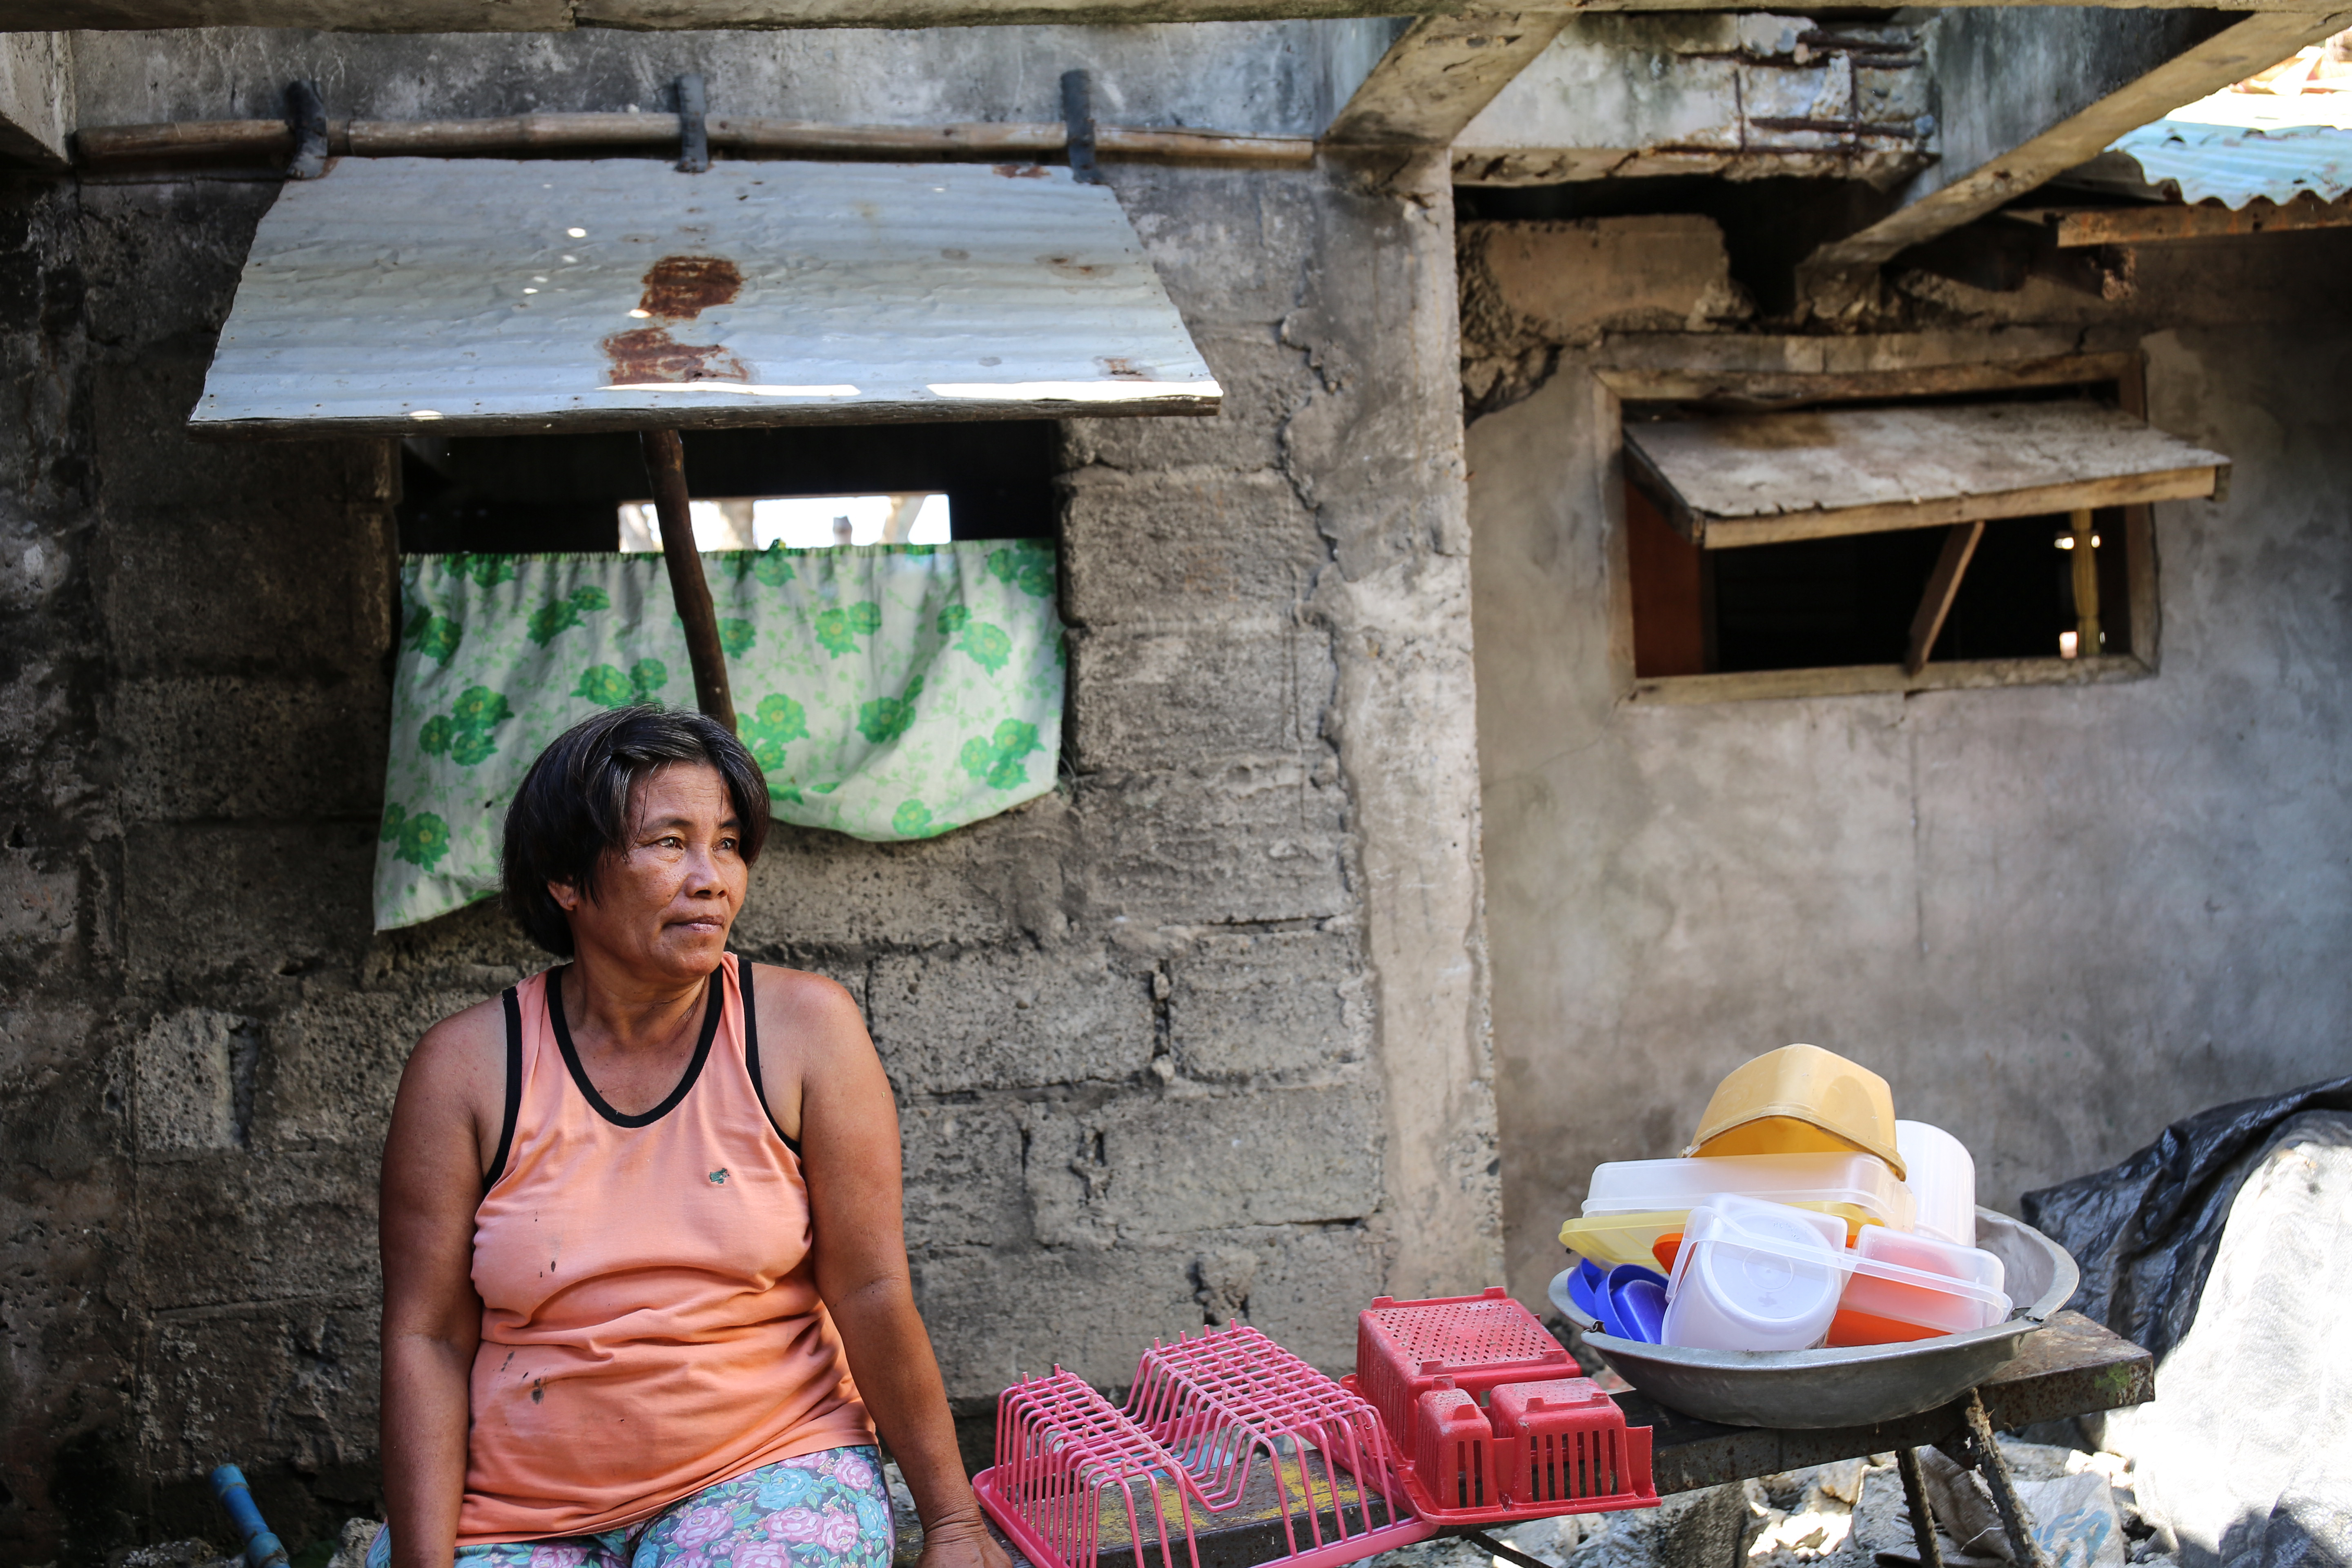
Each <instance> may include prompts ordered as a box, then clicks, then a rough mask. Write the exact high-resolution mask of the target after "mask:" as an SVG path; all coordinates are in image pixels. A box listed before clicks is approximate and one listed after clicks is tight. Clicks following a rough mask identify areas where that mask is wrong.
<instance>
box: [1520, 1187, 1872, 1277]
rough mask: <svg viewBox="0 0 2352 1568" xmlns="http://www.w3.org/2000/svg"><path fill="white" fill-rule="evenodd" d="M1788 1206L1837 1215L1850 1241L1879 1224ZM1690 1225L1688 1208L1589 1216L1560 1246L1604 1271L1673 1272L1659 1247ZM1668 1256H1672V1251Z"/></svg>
mask: <svg viewBox="0 0 2352 1568" xmlns="http://www.w3.org/2000/svg"><path fill="white" fill-rule="evenodd" d="M1788 1206H1789V1207H1790V1208H1801V1209H1811V1210H1812V1211H1813V1212H1814V1213H1816V1214H1826V1215H1835V1216H1836V1217H1837V1219H1838V1220H1839V1222H1840V1223H1842V1224H1843V1226H1845V1234H1846V1236H1847V1237H1848V1238H1849V1239H1851V1238H1852V1237H1853V1236H1855V1235H1856V1234H1857V1233H1859V1232H1860V1231H1861V1230H1862V1228H1863V1227H1864V1226H1868V1225H1874V1224H1876V1223H1877V1222H1876V1220H1875V1218H1874V1216H1873V1215H1868V1214H1866V1213H1864V1211H1863V1210H1861V1209H1859V1208H1856V1207H1854V1206H1853V1205H1851V1204H1845V1205H1839V1204H1818V1203H1796V1204H1790V1205H1788ZM1689 1223H1690V1211H1689V1210H1688V1209H1656V1210H1651V1211H1649V1212H1647V1213H1643V1214H1597V1215H1584V1216H1583V1217H1582V1218H1580V1219H1572V1220H1570V1221H1569V1222H1568V1223H1567V1224H1565V1225H1563V1226H1560V1227H1559V1244H1560V1245H1561V1246H1562V1247H1567V1248H1568V1249H1569V1250H1570V1252H1573V1253H1575V1254H1576V1255H1577V1256H1578V1257H1580V1258H1591V1260H1592V1261H1593V1262H1595V1263H1598V1264H1600V1265H1601V1267H1602V1268H1615V1267H1617V1265H1619V1264H1621V1263H1638V1264H1640V1265H1641V1266H1642V1267H1643V1268H1663V1269H1666V1270H1668V1271H1671V1270H1672V1268H1673V1265H1672V1264H1671V1263H1669V1262H1667V1261H1666V1260H1665V1258H1663V1257H1661V1256H1660V1252H1659V1247H1658V1244H1659V1243H1660V1242H1662V1241H1664V1239H1665V1238H1666V1237H1670V1236H1679V1235H1681V1234H1682V1232H1683V1230H1684V1228H1685V1226H1687V1225H1688V1224H1689ZM1667 1256H1672V1253H1671V1249H1669V1251H1668V1254H1667Z"/></svg>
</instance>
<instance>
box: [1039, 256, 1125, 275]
mask: <svg viewBox="0 0 2352 1568" xmlns="http://www.w3.org/2000/svg"><path fill="white" fill-rule="evenodd" d="M1037 259H1038V260H1040V261H1042V262H1044V263H1045V265H1046V266H1048V267H1050V268H1053V269H1054V270H1055V271H1056V272H1058V273H1060V274H1061V275H1062V276H1063V277H1065V278H1092V277H1093V276H1094V275H1095V274H1096V273H1097V272H1102V271H1106V270H1108V268H1101V267H1097V266H1095V265H1093V264H1092V263H1089V262H1085V261H1074V260H1072V259H1071V258H1068V257H1066V256H1041V257H1039V258H1037Z"/></svg>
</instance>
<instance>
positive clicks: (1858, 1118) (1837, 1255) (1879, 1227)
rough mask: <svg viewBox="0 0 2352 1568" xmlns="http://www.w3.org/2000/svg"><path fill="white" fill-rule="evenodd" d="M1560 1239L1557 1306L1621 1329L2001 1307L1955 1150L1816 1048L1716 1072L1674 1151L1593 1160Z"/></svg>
mask: <svg viewBox="0 0 2352 1568" xmlns="http://www.w3.org/2000/svg"><path fill="white" fill-rule="evenodd" d="M1560 1240H1561V1242H1562V1243H1563V1244H1564V1245H1565V1246H1567V1247H1569V1249H1570V1251H1572V1252H1575V1253H1577V1254H1579V1255H1580V1258H1582V1259H1584V1261H1583V1262H1582V1263H1581V1264H1580V1265H1579V1266H1577V1267H1575V1268H1570V1269H1569V1270H1568V1271H1567V1272H1565V1273H1563V1274H1562V1275H1561V1276H1560V1277H1559V1279H1557V1280H1555V1281H1554V1289H1553V1300H1554V1302H1555V1304H1557V1305H1558V1306H1559V1308H1560V1310H1562V1311H1563V1312H1565V1313H1567V1314H1568V1315H1569V1316H1570V1317H1571V1318H1575V1319H1577V1320H1579V1321H1582V1322H1585V1323H1588V1324H1591V1325H1593V1326H1596V1327H1598V1328H1599V1329H1600V1330H1601V1331H1603V1332H1606V1333H1612V1334H1615V1335H1618V1336H1620V1337H1624V1338H1637V1339H1645V1340H1654V1341H1656V1342H1663V1343H1666V1344H1674V1345H1689V1346H1699V1347H1706V1348H1709V1349H1717V1350H1737V1351H1790V1350H1805V1349H1810V1348H1812V1347H1814V1346H1819V1345H1824V1344H1826V1345H1864V1344H1885V1343H1890V1342H1896V1341H1902V1340H1914V1339H1923V1338H1927V1337H1929V1336H1931V1335H1936V1334H1947V1333H1957V1332H1960V1331H1966V1330H1969V1329H1978V1328H1984V1327H1988V1326H1990V1324H1993V1323H1997V1322H1999V1321H2001V1320H2002V1319H2004V1318H2006V1317H2007V1316H2008V1315H2009V1311H2010V1300H2009V1298H2008V1297H2007V1296H2006V1295H2004V1294H2002V1292H2001V1285H2002V1278H2001V1265H2000V1259H1999V1258H1995V1257H1994V1256H1992V1254H1990V1253H1989V1252H1984V1251H1980V1250H1979V1249H1978V1248H1977V1247H1976V1245H1975V1243H1976V1167H1975V1163H1974V1162H1973V1161H1971V1160H1970V1159H1969V1152H1968V1150H1967V1149H1966V1148H1964V1147H1963V1146H1962V1145H1961V1144H1960V1142H1959V1141H1958V1139H1956V1138H1954V1137H1952V1135H1951V1134H1949V1133H1948V1132H1945V1131H1942V1130H1941V1129H1939V1128H1935V1127H1930V1126H1927V1124H1925V1123H1924V1122H1916V1121H1896V1120H1895V1105H1894V1096H1893V1093H1892V1092H1891V1091H1890V1090H1889V1089H1888V1088H1887V1085H1886V1080H1885V1079H1882V1078H1880V1077H1879V1076H1878V1075H1877V1074H1876V1073H1874V1072H1871V1071H1870V1070H1869V1069H1867V1068H1863V1067H1860V1066H1857V1065H1856V1064H1855V1063H1853V1062H1850V1061H1848V1060H1846V1059H1845V1058H1843V1057H1839V1056H1837V1055H1834V1054H1833V1053H1832V1052H1829V1051H1825V1050H1822V1049H1821V1048H1820V1047H1815V1046H1790V1047H1786V1048H1784V1049H1782V1050H1778V1051H1773V1052H1770V1053H1769V1054H1768V1055H1765V1056H1761V1057H1759V1058H1756V1059H1755V1060H1753V1061H1750V1062H1748V1064H1746V1065H1745V1066H1743V1067H1741V1068H1738V1070H1737V1071H1735V1072H1733V1073H1732V1074H1731V1075H1730V1076H1729V1077H1727V1078H1726V1079H1724V1080H1723V1082H1722V1084H1721V1085H1720V1086H1719V1087H1718V1088H1717V1090H1716V1092H1715V1096H1714V1098H1713V1099H1712V1100H1709V1101H1708V1103H1707V1107H1706V1112H1705V1114H1704V1115H1702V1116H1701V1117H1700V1119H1699V1128H1698V1132H1697V1135H1696V1137H1694V1138H1693V1139H1692V1140H1691V1143H1690V1146H1689V1149H1688V1150H1687V1151H1686V1152H1685V1154H1684V1156H1683V1157H1682V1158H1681V1159H1676V1160H1634V1161H1623V1162H1618V1163H1611V1164H1605V1165H1601V1166H1600V1167H1598V1168H1597V1169H1595V1170H1594V1172H1593V1173H1592V1183H1591V1188H1590V1191H1589V1194H1588V1195H1587V1197H1586V1200H1585V1204H1584V1212H1583V1213H1582V1215H1580V1216H1579V1217H1577V1218H1575V1219H1572V1220H1570V1221H1569V1222H1568V1223H1567V1224H1566V1225H1565V1226H1561V1228H1560ZM1659 1300H1663V1302H1664V1309H1663V1311H1660V1310H1657V1305H1656V1303H1657V1302H1658V1301H1659Z"/></svg>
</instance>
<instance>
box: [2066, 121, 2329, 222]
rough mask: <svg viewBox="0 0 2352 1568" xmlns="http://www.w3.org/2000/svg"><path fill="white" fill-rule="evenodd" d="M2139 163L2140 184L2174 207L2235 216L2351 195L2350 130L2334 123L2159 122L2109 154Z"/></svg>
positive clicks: (2130, 137) (2139, 131) (2133, 134)
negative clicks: (2219, 209) (2306, 199)
mask: <svg viewBox="0 0 2352 1568" xmlns="http://www.w3.org/2000/svg"><path fill="white" fill-rule="evenodd" d="M2107 151H2108V152H2109V153H2123V154H2124V155H2126V157H2129V158H2130V159H2132V160H2133V162H2135V163H2137V164H2138V165H2139V168H2140V172H2141V178H2142V180H2143V182H2144V183H2145V184H2147V185H2148V186H2150V187H2151V188H2153V189H2154V190H2156V191H2157V192H2159V193H2161V194H2163V195H2168V196H2169V197H2171V198H2172V199H2173V200H2175V201H2183V202H2189V203H2191V204H2194V203H2198V202H2219V203H2221V205H2223V206H2225V207H2229V208H2231V209H2232V210H2233V211H2234V210H2236V209H2238V208H2242V207H2244V206H2246V205H2249V204H2250V203H2252V202H2254V201H2257V200H2263V201H2270V202H2274V203H2276V204H2278V205H2281V206H2284V205H2286V204H2287V203H2289V202H2291V201H2294V199H2295V198H2296V197H2298V196H2305V195H2310V196H2316V197H2318V198H2319V199H2320V200H2321V201H2323V202H2334V201H2341V200H2342V199H2343V198H2344V197H2345V196H2346V195H2352V131H2344V130H2338V129H2336V127H2334V126H2329V125H2293V126H2279V127H2273V128H2270V129H2263V128H2260V127H2254V126H2241V125H2197V124H2190V123H2188V122H2186V121H2178V120H2159V121H2156V122H2155V123H2154V124H2153V125H2143V126H2141V127H2140V128H2139V129H2138V130H2137V131H2135V132H2132V133H2131V134H2130V135H2128V136H2126V137H2124V138H2123V139H2122V140H2120V141H2118V142H2116V143H2115V145H2114V146H2112V147H2110V148H2108V149H2107Z"/></svg>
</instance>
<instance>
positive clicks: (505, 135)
mask: <svg viewBox="0 0 2352 1568" xmlns="http://www.w3.org/2000/svg"><path fill="white" fill-rule="evenodd" d="M704 123H705V126H706V129H707V131H708V133H709V142H710V145H711V146H713V147H715V148H723V149H725V150H727V151H728V152H730V153H734V154H736V155H737V156H748V157H791V158H876V159H887V160H919V161H931V160H938V161H940V162H971V163H994V162H1022V163H1026V162H1030V161H1033V160H1036V159H1041V158H1050V157H1058V156H1060V155H1061V154H1062V153H1063V151H1064V150H1065V149H1066V147H1067V146H1068V144H1069V135H1068V132H1066V130H1065V129H1064V128H1063V127H1062V126H1060V125H1032V124H1021V123H1011V122H1001V123H984V124H969V125H825V124H821V123H819V122H817V121H808V120H770V119H759V118H752V117H747V116H742V115H723V114H721V115H712V116H710V117H709V119H708V120H707V121H705V122H704ZM677 145H678V118H677V115H675V114H513V115H505V116H501V117H498V118H494V119H486V120H335V121H329V122H328V125H327V148H328V151H329V152H330V153H332V154H334V155H335V156H337V157H357V158H399V157H419V158H463V157H513V156H516V155H518V154H520V155H525V156H529V155H532V154H539V153H559V152H570V151H578V150H583V149H591V148H595V149H604V150H608V151H625V150H628V149H636V150H638V151H641V152H643V153H648V154H652V155H663V154H667V153H675V152H676V150H677ZM74 151H75V153H76V154H77V155H78V156H79V160H80V162H81V163H82V165H83V166H84V167H86V168H90V169H119V168H130V167H139V166H144V165H150V164H159V163H164V164H189V163H205V162H236V163H248V162H249V163H282V162H284V161H285V159H286V158H287V156H288V155H289V154H290V153H292V151H293V135H292V133H291V132H289V131H288V130H287V128H286V124H285V122H284V121H278V120H208V121H178V122H175V123H170V124H162V125H108V126H100V127H95V128H93V129H90V130H87V131H83V132H78V133H77V134H76V135H75V137H74ZM1095 151H1096V153H1097V154H1098V155H1099V156H1102V157H1106V158H1118V159H1127V160H1129V161H1132V162H1138V163H1208V164H1230V165H1234V166H1239V167H1257V168H1293V169H1303V168H1306V167H1307V166H1309V165H1310V164H1312V163H1314V162H1315V143H1314V142H1313V141H1312V140H1310V139H1308V138H1307V137H1304V136H1248V135H1241V134H1237V133H1235V132H1225V131H1193V130H1183V131H1167V130H1158V129H1151V128H1146V127H1136V126H1116V125H1106V126H1100V127H1097V130H1096V132H1095Z"/></svg>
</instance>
